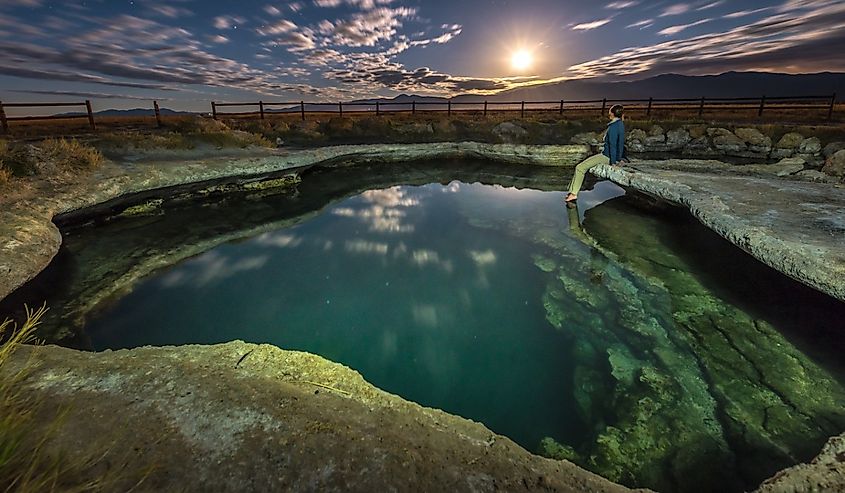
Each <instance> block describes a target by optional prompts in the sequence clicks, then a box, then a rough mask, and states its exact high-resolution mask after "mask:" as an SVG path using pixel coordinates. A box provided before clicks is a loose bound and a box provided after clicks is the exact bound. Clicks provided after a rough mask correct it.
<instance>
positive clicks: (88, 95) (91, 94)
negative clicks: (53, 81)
mask: <svg viewBox="0 0 845 493" xmlns="http://www.w3.org/2000/svg"><path fill="white" fill-rule="evenodd" d="M9 92H18V93H23V94H39V95H42V96H73V97H79V98H90V99H137V100H141V101H149V100H150V99H151V98H148V97H144V96H135V95H132V94H110V93H103V92H87V91H40V90H34V89H33V90H29V89H26V90H25V89H9ZM157 99H158V100H159V101H170V98H157Z"/></svg>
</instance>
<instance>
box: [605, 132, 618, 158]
mask: <svg viewBox="0 0 845 493" xmlns="http://www.w3.org/2000/svg"><path fill="white" fill-rule="evenodd" d="M618 145H619V128H618V127H617V126H616V125H615V124H614V125H610V126H609V127H607V150H608V154H610V156H608V158H610V164H616V162H617V161H619V155H618V154H619V147H618Z"/></svg>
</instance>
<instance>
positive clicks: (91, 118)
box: [85, 99, 97, 130]
mask: <svg viewBox="0 0 845 493" xmlns="http://www.w3.org/2000/svg"><path fill="white" fill-rule="evenodd" d="M85 108H86V109H87V110H88V124H89V125H91V130H97V126H96V125H94V112H93V111H91V100H89V99H86V100H85Z"/></svg>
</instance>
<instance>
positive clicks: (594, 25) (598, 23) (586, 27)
mask: <svg viewBox="0 0 845 493" xmlns="http://www.w3.org/2000/svg"><path fill="white" fill-rule="evenodd" d="M612 20H613V18H612V17H609V18H607V19H599V20H595V21H592V22H585V23H583V24H575V25H574V26H572V30H573V31H591V30H593V29H598V28H600V27H602V26H603V25H605V24H607V23H608V22H610V21H612Z"/></svg>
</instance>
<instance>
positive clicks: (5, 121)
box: [0, 99, 97, 134]
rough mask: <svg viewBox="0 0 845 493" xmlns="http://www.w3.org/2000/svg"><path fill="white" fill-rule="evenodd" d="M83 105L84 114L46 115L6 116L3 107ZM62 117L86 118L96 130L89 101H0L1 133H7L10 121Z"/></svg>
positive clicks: (58, 118) (92, 128)
mask: <svg viewBox="0 0 845 493" xmlns="http://www.w3.org/2000/svg"><path fill="white" fill-rule="evenodd" d="M73 106H84V107H85V111H86V114H82V115H46V116H6V110H5V108H54V107H73ZM64 118H88V124H89V125H90V126H91V130H97V126H96V125H95V124H94V112H93V111H91V101H89V100H87V99H86V100H85V101H83V102H81V103H3V102H2V101H0V126H2V128H3V133H4V134H5V133H9V122H10V121H12V122H13V121H36V120H60V119H64Z"/></svg>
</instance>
